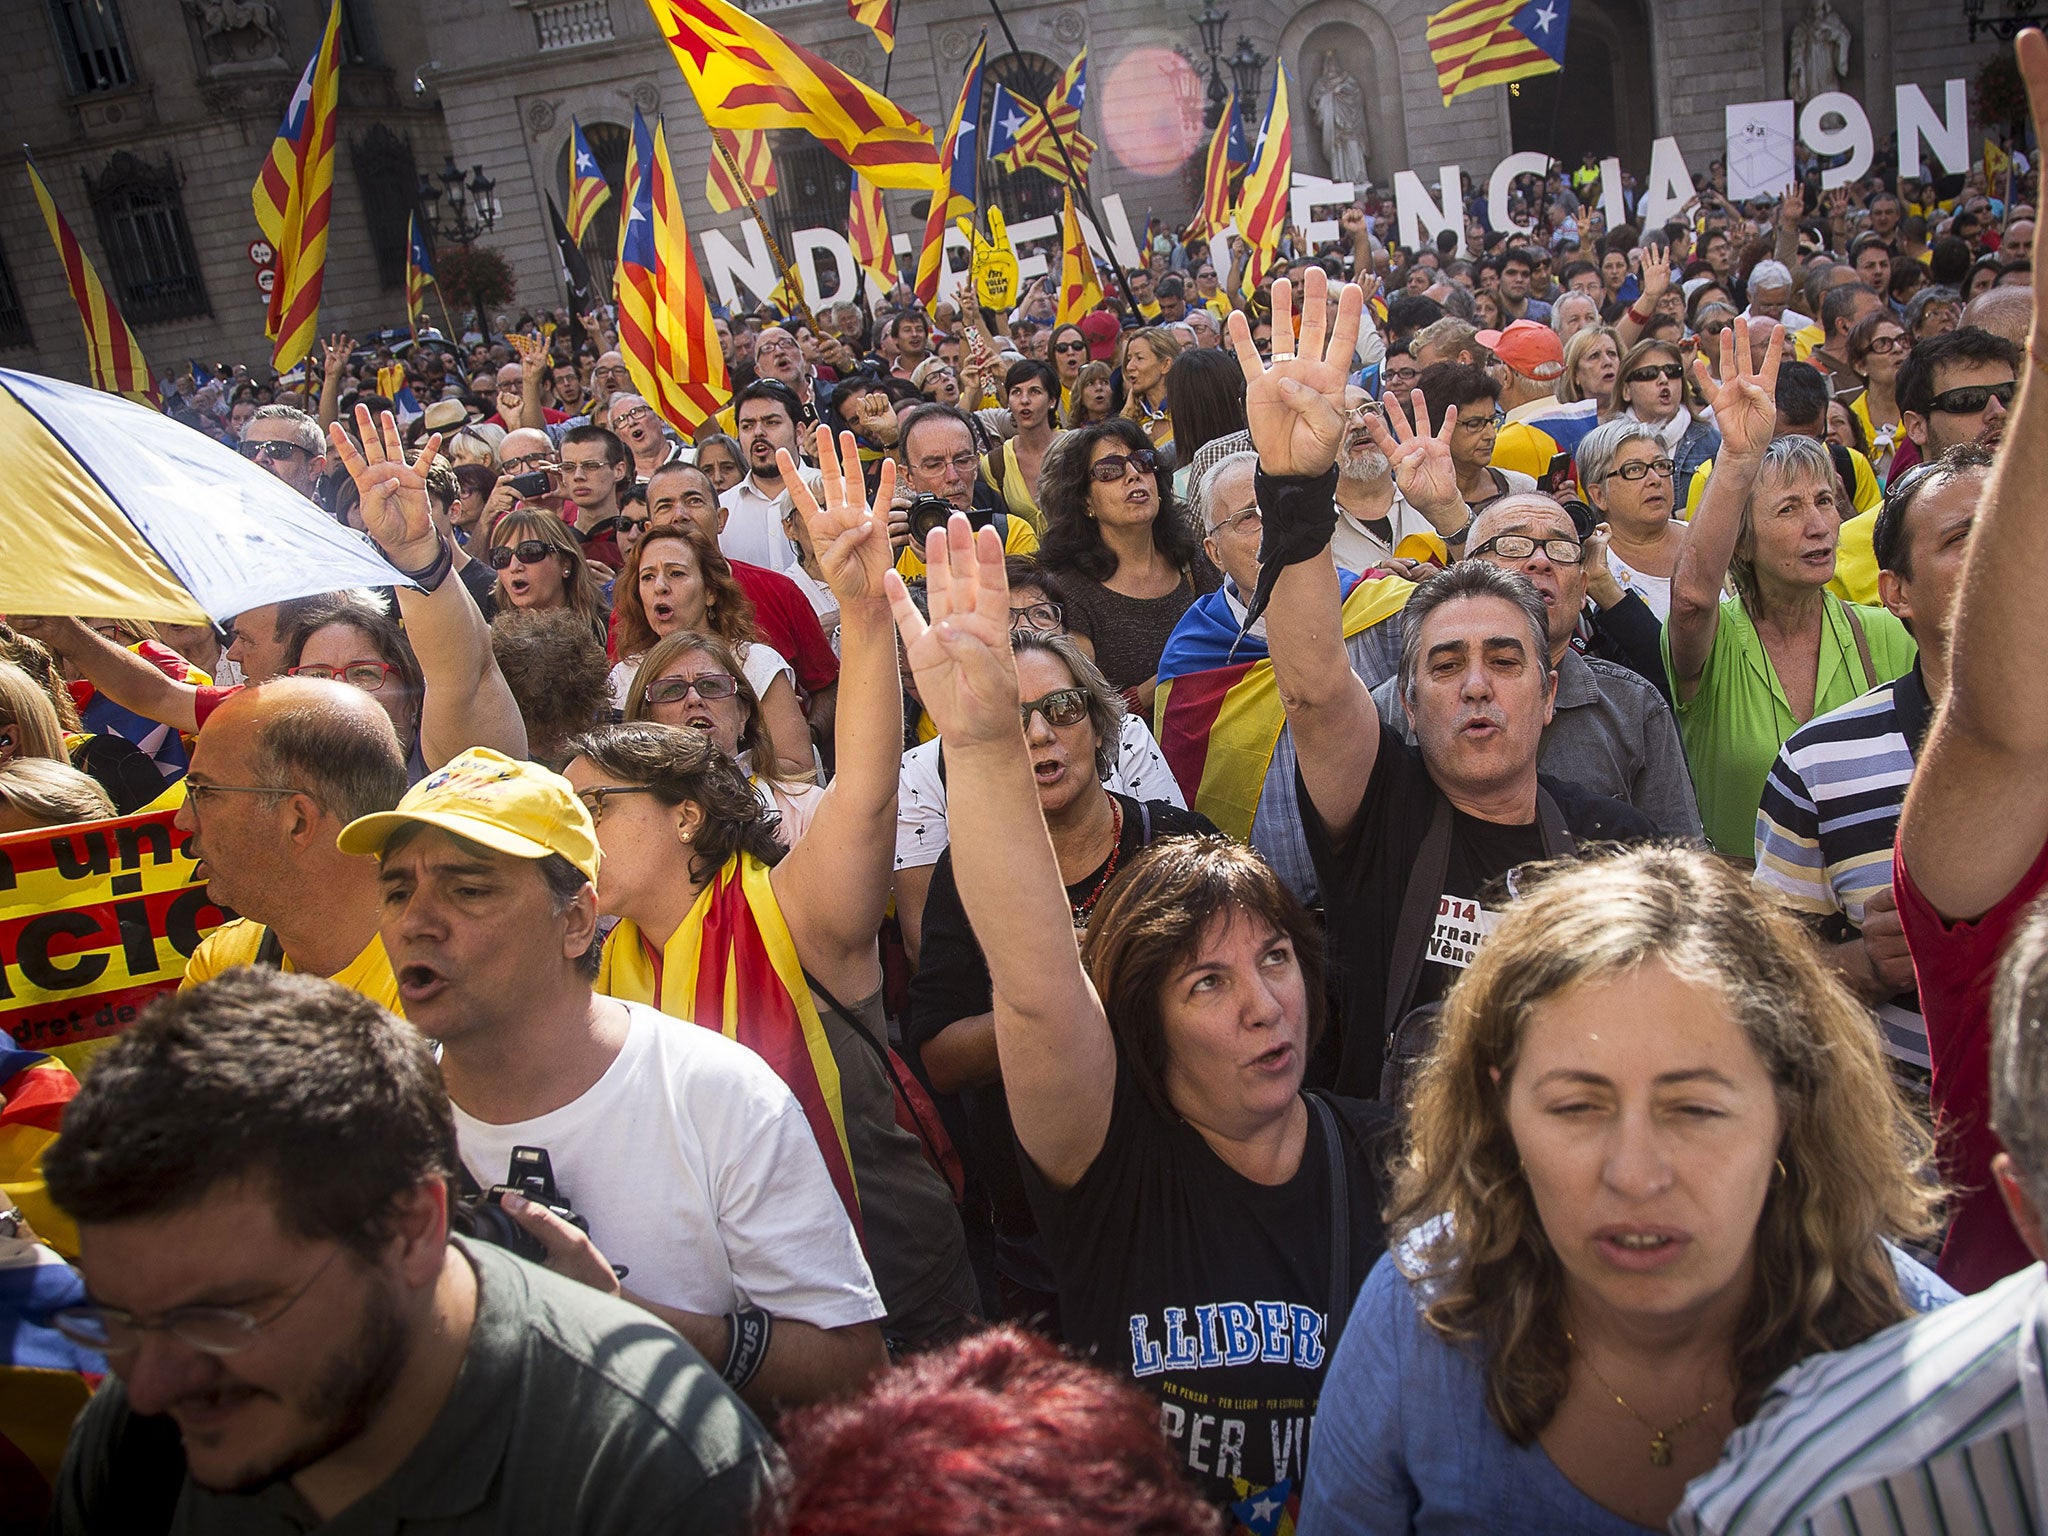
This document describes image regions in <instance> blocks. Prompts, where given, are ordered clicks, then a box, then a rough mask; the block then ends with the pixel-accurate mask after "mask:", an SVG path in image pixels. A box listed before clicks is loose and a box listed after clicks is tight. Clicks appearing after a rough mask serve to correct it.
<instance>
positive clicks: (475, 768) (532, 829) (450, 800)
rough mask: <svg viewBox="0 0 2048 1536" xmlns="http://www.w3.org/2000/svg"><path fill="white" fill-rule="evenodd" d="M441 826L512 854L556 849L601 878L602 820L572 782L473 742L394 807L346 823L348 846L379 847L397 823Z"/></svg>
mask: <svg viewBox="0 0 2048 1536" xmlns="http://www.w3.org/2000/svg"><path fill="white" fill-rule="evenodd" d="M412 825H421V826H428V827H439V828H440V829H441V830H442V831H443V832H452V833H453V834H455V836H457V837H466V838H468V839H469V840H470V841H471V842H473V843H480V844H482V845H483V846H484V847H486V848H490V849H493V850H495V851H496V852H498V853H509V854H511V855H512V857H514V858H515V859H541V858H546V857H547V856H548V855H549V854H551V853H559V854H560V855H561V856H562V857H563V858H565V859H567V860H568V861H569V862H570V863H571V864H574V865H575V866H576V867H577V868H578V869H580V870H582V871H583V873H584V874H585V875H587V876H589V877H590V879H591V880H592V881H595V880H596V879H597V862H598V852H597V827H596V825H595V824H594V823H593V822H592V821H591V819H590V812H589V810H588V809H586V808H585V806H584V804H583V802H582V801H581V800H579V799H577V798H576V792H575V790H573V789H571V788H570V787H569V781H568V780H567V779H565V778H563V777H562V776H561V775H560V774H559V773H553V772H550V771H549V770H548V769H546V768H543V767H541V765H540V764H539V763H522V762H519V761H517V760H516V759H513V758H509V757H507V756H505V755H504V754H503V753H502V752H493V751H492V750H491V749H490V748H488V747H471V748H470V749H469V750H468V751H467V752H465V753H463V754H462V755H461V756H460V757H458V758H456V759H455V760H454V761H453V762H451V763H449V764H448V766H447V767H445V768H442V769H439V770H438V771H436V772H434V773H430V774H428V775H427V776H426V777H425V778H424V779H421V780H420V781H419V783H417V784H415V785H413V787H412V788H411V789H409V790H407V791H406V792H405V798H404V799H403V800H401V801H399V802H398V809H397V810H395V811H376V812H374V813H372V814H371V815H368V816H359V817H357V818H356V819H355V820H354V821H352V822H350V823H349V824H348V825H347V826H345V827H343V828H342V829H341V837H340V839H339V846H340V848H341V851H342V852H343V853H358V854H377V853H382V852H383V851H384V845H385V844H386V843H387V842H389V841H390V840H391V835H392V833H394V832H396V831H397V830H398V829H399V828H400V827H405V826H412Z"/></svg>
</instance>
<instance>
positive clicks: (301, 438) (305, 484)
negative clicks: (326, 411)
mask: <svg viewBox="0 0 2048 1536" xmlns="http://www.w3.org/2000/svg"><path fill="white" fill-rule="evenodd" d="M239 451H240V453H241V455H242V457H243V458H245V459H248V460H250V461H251V462H253V463H256V464H260V465H262V466H263V467H264V468H265V469H267V470H269V471H270V472H271V473H272V474H273V475H275V476H277V478H278V479H280V480H282V481H283V482H284V483H285V484H286V485H288V486H290V487H291V488H292V489H293V490H295V491H297V492H298V493H299V494H300V495H301V496H303V497H305V498H306V499H307V500H308V501H317V500H319V489H320V477H321V476H322V475H323V474H325V473H326V470H327V442H326V439H324V438H323V437H322V436H321V435H320V424H319V423H318V422H316V421H315V420H313V418H312V417H310V416H308V415H307V414H306V413H305V412H304V411H302V410H300V409H298V408H297V407H296V406H290V405H266V406H263V407H261V408H260V409H258V410H257V412H256V414H255V415H254V416H251V417H250V418H249V424H248V426H246V427H244V428H243V429H242V441H241V443H240V445H239Z"/></svg>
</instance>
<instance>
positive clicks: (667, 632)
mask: <svg viewBox="0 0 2048 1536" xmlns="http://www.w3.org/2000/svg"><path fill="white" fill-rule="evenodd" d="M613 591H614V592H616V593H617V594H618V620H619V623H618V633H617V635H616V636H615V637H614V638H615V640H616V642H617V645H618V653H619V664H618V665H617V666H616V667H614V668H613V669H612V701H613V703H614V704H616V705H617V706H618V707H619V708H620V709H625V708H627V707H629V706H630V705H631V703H632V700H633V697H634V694H635V692H636V689H637V686H638V684H639V683H640V681H641V680H642V678H641V674H639V673H638V671H637V670H636V669H638V668H639V667H640V666H641V665H642V661H641V658H642V657H644V656H646V655H647V654H648V653H649V652H650V651H652V650H653V649H654V647H655V643H656V642H657V641H660V640H665V639H667V638H668V637H669V636H671V635H678V634H687V633H695V634H705V635H716V636H717V637H718V638H719V639H721V640H723V641H724V642H725V643H726V644H727V645H729V646H730V647H732V653H733V655H734V656H735V657H736V658H737V659H738V661H739V664H740V671H741V674H742V675H743V676H744V677H745V678H746V680H747V682H748V684H749V685H750V686H751V687H752V689H753V691H754V697H755V698H756V699H758V700H759V701H760V707H761V712H762V714H763V715H764V716H765V717H766V718H767V720H768V724H769V729H770V731H771V733H772V735H773V737H774V739H775V742H776V744H777V748H778V756H777V757H776V758H773V759H770V761H769V762H768V763H767V764H765V765H764V766H766V767H769V768H771V769H772V770H773V771H775V772H778V773H781V774H785V775H787V776H789V777H791V778H796V779H808V778H811V777H812V776H813V775H814V774H815V772H816V768H815V763H814V760H813V758H812V755H811V728H810V724H809V722H807V721H806V720H805V719H804V712H803V707H802V706H801V705H800V704H798V702H797V697H796V669H795V668H794V667H792V666H791V665H790V664H789V661H788V659H787V658H786V657H784V656H783V655H782V653H781V652H780V651H778V650H776V649H775V648H774V647H773V646H772V645H765V644H763V643H762V641H761V639H760V637H759V634H758V632H757V631H756V630H755V628H754V605H753V604H752V603H751V602H749V601H748V600H747V594H746V593H745V592H743V591H742V590H740V584H739V583H738V582H737V581H736V580H734V579H733V574H732V566H731V565H730V564H728V563H727V561H726V558H725V556H724V555H722V554H720V553H719V550H718V546H717V545H716V544H714V543H713V542H712V541H711V536H710V535H709V534H707V533H705V532H704V530H703V529H701V528H699V527H698V526H697V525H696V524H695V523H690V522H677V523H663V524H662V525H661V526H660V527H658V528H650V529H649V530H648V531H647V532H646V534H645V535H643V536H642V538H641V540H640V542H639V543H638V544H637V545H635V546H634V549H633V554H632V558H631V559H629V560H627V562H626V568H625V569H624V570H623V571H621V572H620V573H619V579H618V582H617V584H616V585H615V586H614V587H613Z"/></svg>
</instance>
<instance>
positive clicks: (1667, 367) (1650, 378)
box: [1628, 363, 1685, 384]
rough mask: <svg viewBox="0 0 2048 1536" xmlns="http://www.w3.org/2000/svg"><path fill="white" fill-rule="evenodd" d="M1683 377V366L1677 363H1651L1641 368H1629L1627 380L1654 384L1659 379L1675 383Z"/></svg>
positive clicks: (1632, 382)
mask: <svg viewBox="0 0 2048 1536" xmlns="http://www.w3.org/2000/svg"><path fill="white" fill-rule="evenodd" d="M1684 377H1685V368H1684V366H1683V365H1682V364H1679V363H1651V364H1649V365H1647V366H1646V367H1642V368H1631V369H1630V370H1629V375H1628V381H1629V383H1631V384H1654V383H1656V382H1657V381H1658V380H1659V379H1669V380H1671V382H1672V383H1674V384H1675V383H1677V382H1678V381H1679V380H1680V379H1682V378H1684Z"/></svg>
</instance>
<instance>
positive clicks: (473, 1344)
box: [48, 1243, 780, 1536]
mask: <svg viewBox="0 0 2048 1536" xmlns="http://www.w3.org/2000/svg"><path fill="white" fill-rule="evenodd" d="M459 1246H460V1248H461V1251H462V1252H463V1253H464V1254H465V1255H467V1257H468V1259H469V1261H470V1263H471V1264H472V1265H474V1266H475V1268H476V1274H477V1283H478V1293H477V1313H476V1326H475V1327H474V1328H473V1329H472V1330H471V1332H470V1336H469V1349H468V1352H467V1354H465V1355H464V1357H463V1362H462V1371H461V1374H460V1375H458V1376H457V1377H456V1380H455V1386H454V1389H453V1390H452V1391H451V1392H450V1393H449V1394H448V1400H447V1402H446V1403H444V1404H443V1405H442V1407H441V1412H440V1414H439V1416H437V1417H436V1418H435V1420H434V1422H433V1424H432V1426H431V1427H429V1429H428V1430H427V1433H426V1437H425V1438H424V1439H423V1440H421V1441H420V1443H419V1444H418V1445H417V1446H415V1447H414V1448H413V1452H412V1454H411V1455H410V1456H408V1457H407V1458H406V1460H405V1461H404V1463H403V1464H402V1465H401V1466H400V1467H399V1468H398V1470H397V1471H396V1472H394V1473H392V1474H391V1476H390V1477H389V1478H387V1479H386V1480H385V1481H384V1483H383V1484H382V1485H381V1486H380V1487H377V1488H375V1489H373V1490H371V1491H370V1492H369V1493H367V1494H365V1495H364V1496H363V1497H362V1498H360V1499H358V1500H357V1501H356V1502H355V1503H354V1504H352V1505H350V1506H349V1507H348V1508H347V1509H346V1510H344V1511H342V1512H341V1513H340V1514H339V1515H337V1516H335V1518H334V1519H332V1520H331V1521H328V1522H326V1523H325V1524H324V1525H323V1524H322V1522H321V1521H320V1520H319V1519H318V1518H317V1517H316V1516H315V1515H314V1513H313V1510H312V1508H311V1507H310V1506H309V1505H308V1504H307V1503H306V1501H305V1500H304V1499H302V1498H300V1497H299V1495H298V1493H297V1491H296V1490H295V1489H293V1487H292V1485H291V1483H290V1482H289V1481H288V1480H281V1481H277V1482H273V1483H269V1484H267V1485H264V1486H261V1487H258V1488H256V1489H254V1490H252V1491H249V1492H246V1493H216V1492H212V1491H210V1490H207V1489H204V1488H200V1487H199V1486H198V1485H196V1484H194V1483H192V1482H191V1481H189V1480H188V1479H187V1478H186V1476H185V1471H184V1457H183V1455H182V1454H181V1453H180V1451H179V1449H178V1442H177V1433H176V1430H175V1428H174V1427H173V1426H172V1424H171V1421H170V1420H168V1419H158V1418H143V1417H140V1416H137V1415H134V1414H131V1413H130V1412H129V1409H128V1398H127V1394H126V1392H124V1391H123V1390H122V1386H121V1379H120V1378H119V1377H118V1376H113V1375H109V1376H108V1377H107V1379H106V1382H105V1384H104V1385H103V1386H102V1387H101V1388H100V1390H99V1392H98V1393H97V1395H95V1396H94V1398H93V1400H92V1401H91V1402H90V1403H88V1404H87V1405H86V1408H85V1411H84V1412H83V1413H82V1414H80V1415H79V1418H78V1422H77V1424H76V1426H75V1427H74V1428H73V1430H72V1433H71V1444H70V1447H69V1449H68V1450H67V1451H66V1453H65V1457H64V1467H63V1470H62V1472H61V1473H59V1475H58V1479H57V1488H56V1499H55V1504H56V1508H55V1512H54V1514H53V1516H52V1518H51V1522H50V1525H49V1527H48V1529H49V1530H50V1531H52V1532H55V1533H62V1536H69V1533H71V1532H87V1531H105V1530H142V1529H149V1528H151V1527H152V1526H153V1527H154V1528H155V1529H158V1530H166V1529H167V1530H169V1531H170V1532H171V1533H173V1536H212V1533H214V1532H220V1533H222V1536H228V1533H233V1536H300V1533H304V1532H309V1531H313V1530H316V1529H317V1530H320V1531H323V1532H328V1533H333V1536H342V1533H347V1536H357V1533H362V1536H371V1533H375V1536H408V1533H425V1532H433V1533H434V1536H487V1533H488V1536H514V1533H520V1532H526V1531H547V1532H550V1533H564V1536H568V1533H574V1536H641V1533H643V1532H644V1533H647V1536H654V1533H655V1532H661V1533H664V1536H725V1533H735V1536H736V1533H741V1532H746V1531H750V1530H752V1529H753V1528H754V1521H755V1504H756V1502H757V1501H758V1499H759V1497H760V1495H761V1493H762V1491H763V1490H764V1489H766V1488H768V1487H769V1486H770V1485H771V1483H772V1481H773V1478H774V1474H775V1470H776V1468H777V1467H778V1466H779V1464H780V1457H779V1456H778V1454H777V1452H776V1450H775V1447H774V1444H773V1442H771V1441H770V1440H769V1438H768V1435H767V1433H766V1431H764V1430H763V1429H762V1428H761V1425H760V1423H759V1421H757V1420H756V1419H755V1418H754V1416H753V1414H752V1413H750V1412H749V1411H748V1410H747V1407H746V1405H745V1404H743V1403H742V1402H740V1400H739V1399H738V1398H737V1397H735V1396H734V1395H733V1394H732V1392H731V1391H729V1390H728V1389H727V1388H726V1386H725V1384H724V1383H723V1382H721V1381H720V1380H719V1379H718V1376H717V1374H716V1373H715V1372H714V1371H713V1370H712V1369H711V1368H710V1367H709V1366H708V1365H706V1364H705V1363H704V1360H703V1358H702V1357H701V1356H700V1355H698V1354H697V1352H696V1351H695V1350H693V1349H691V1348H690V1346H689V1345H688V1344H686V1343H684V1342H683V1340H682V1339H681V1338H680V1337H679V1336H678V1335H677V1334H675V1333H674V1332H673V1331H671V1330H670V1329H669V1327H668V1326H667V1325H666V1324H665V1323H662V1322H659V1321H657V1320H656V1319H655V1318H653V1317H650V1316H649V1315H648V1314H647V1313H645V1312H643V1311H641V1310H640V1309H639V1308H638V1307H636V1306H633V1305H631V1304H630V1303H628V1302H623V1301H618V1300H615V1299H614V1298H612V1297H609V1296H603V1295H600V1294H599V1293H598V1292H596V1291H594V1290H591V1289H590V1288H589V1287H587V1286H583V1285H579V1284H577V1283H576V1282H575V1281H573V1280H567V1279H564V1278H562V1277H561V1276H558V1275H553V1274H550V1273H548V1272H547V1271H546V1270H542V1269H538V1268H535V1267H534V1266H532V1265H530V1264H527V1263H524V1262H522V1261H521V1260H518V1259H515V1258H513V1257H512V1256H511V1255H510V1254H508V1253H506V1252H505V1251H504V1250H503V1249H501V1248H492V1247H488V1246H486V1245H484V1244H481V1243H477V1244H460V1245H459ZM173 1504H174V1505H175V1511H174V1512H173V1513H172V1514H171V1517H170V1519H169V1522H168V1524H167V1525H166V1523H165V1522H164V1520H163V1518H162V1514H161V1511H163V1510H166V1509H169V1508H171V1507H172V1506H173ZM152 1516H153V1518H152Z"/></svg>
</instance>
